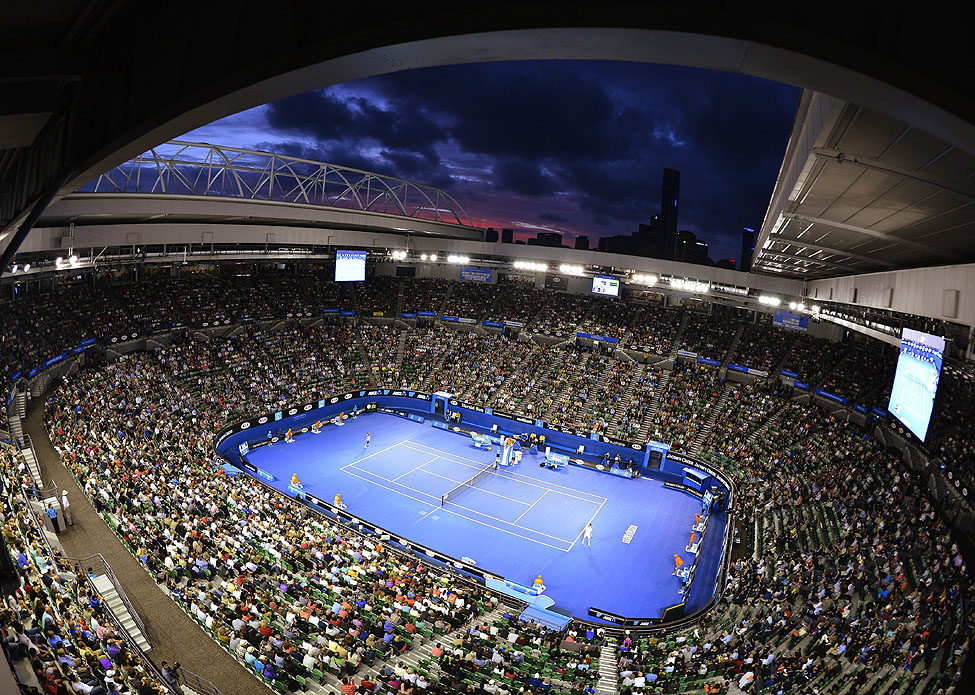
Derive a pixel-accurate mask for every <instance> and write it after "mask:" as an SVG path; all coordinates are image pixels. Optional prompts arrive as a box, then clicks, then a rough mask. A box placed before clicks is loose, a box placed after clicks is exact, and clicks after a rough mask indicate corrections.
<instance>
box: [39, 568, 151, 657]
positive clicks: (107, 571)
mask: <svg viewBox="0 0 975 695" xmlns="http://www.w3.org/2000/svg"><path fill="white" fill-rule="evenodd" d="M58 562H60V563H61V564H63V565H67V566H69V567H71V568H72V569H73V570H74V572H75V574H77V575H78V576H79V577H81V576H84V577H88V574H89V572H88V570H89V569H91V570H92V571H93V572H94V573H95V574H104V575H105V576H107V577H108V579H109V581H111V582H112V586H114V587H115V590H116V591H117V592H118V596H119V599H120V600H121V601H122V603H123V604H125V608H126V609H127V610H128V611H129V615H130V616H132V620H133V621H134V622H135V624H136V627H138V628H139V630H140V632H142V634H143V635H144V636H146V639H148V635H147V631H146V626H145V623H143V622H142V618H140V617H139V614H138V613H136V610H135V608H134V607H133V606H132V602H131V601H129V597H128V596H127V595H126V593H125V590H124V589H123V588H122V582H120V581H119V580H118V577H116V576H115V572H114V570H112V566H111V565H109V564H108V561H107V560H106V559H105V557H104V556H103V555H102V554H101V553H96V554H94V555H91V556H90V557H85V558H77V557H59V558H58ZM89 579H90V577H89ZM92 588H93V589H94V586H92Z"/></svg>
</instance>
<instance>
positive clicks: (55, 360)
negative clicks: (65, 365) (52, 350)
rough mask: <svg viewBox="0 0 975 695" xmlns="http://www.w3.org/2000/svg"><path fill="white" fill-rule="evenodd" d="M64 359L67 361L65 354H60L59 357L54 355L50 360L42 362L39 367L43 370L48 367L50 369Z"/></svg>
mask: <svg viewBox="0 0 975 695" xmlns="http://www.w3.org/2000/svg"><path fill="white" fill-rule="evenodd" d="M66 359H68V353H66V352H62V353H61V354H60V355H55V356H54V357H52V358H51V359H49V360H45V361H44V364H42V365H41V367H42V368H43V369H47V368H48V367H50V366H51V365H55V364H57V363H58V362H60V361H62V360H66Z"/></svg>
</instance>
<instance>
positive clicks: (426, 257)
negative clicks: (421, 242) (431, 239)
mask: <svg viewBox="0 0 975 695" xmlns="http://www.w3.org/2000/svg"><path fill="white" fill-rule="evenodd" d="M420 260H421V261H433V262H436V260H437V254H435V253H421V254H420Z"/></svg>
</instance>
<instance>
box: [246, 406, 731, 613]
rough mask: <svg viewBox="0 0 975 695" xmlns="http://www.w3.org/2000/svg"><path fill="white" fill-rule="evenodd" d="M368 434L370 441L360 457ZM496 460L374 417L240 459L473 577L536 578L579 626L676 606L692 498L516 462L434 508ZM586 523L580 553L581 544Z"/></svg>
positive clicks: (395, 420) (423, 427) (413, 426)
mask: <svg viewBox="0 0 975 695" xmlns="http://www.w3.org/2000/svg"><path fill="white" fill-rule="evenodd" d="M367 431H368V432H370V433H371V435H372V438H371V444H370V446H369V447H368V448H365V439H366V432H367ZM495 453H496V450H492V451H483V450H481V449H477V448H475V447H473V446H471V445H470V439H469V438H467V437H464V436H461V435H458V434H455V433H452V432H449V431H444V430H440V429H436V428H433V427H431V426H430V425H429V423H427V424H420V423H417V422H412V421H410V420H406V419H403V418H399V417H396V416H394V415H387V414H384V413H373V414H369V415H362V416H360V417H359V418H358V419H357V420H349V421H348V422H347V424H345V425H344V426H342V427H334V426H333V427H327V428H325V429H324V430H323V431H322V433H321V434H317V435H316V434H312V433H308V434H305V435H302V436H300V437H298V438H296V440H295V441H294V442H293V443H291V444H285V443H283V442H282V443H278V444H275V445H274V446H271V447H261V448H259V449H256V450H255V451H252V452H251V453H250V454H249V455H248V460H249V461H250V462H251V463H253V464H254V465H255V466H257V467H259V468H262V469H263V470H265V471H267V472H269V473H271V474H272V475H274V476H275V477H276V478H277V480H276V481H275V482H274V483H273V485H274V486H275V487H276V488H278V489H279V490H282V491H283V492H287V489H288V485H289V483H290V480H291V476H292V474H297V476H298V478H299V480H300V481H301V483H302V485H303V486H304V489H305V490H306V491H307V492H309V493H311V494H313V495H315V496H317V497H319V498H321V499H324V500H328V501H331V500H332V499H333V498H334V497H335V495H336V493H338V494H340V495H341V496H342V501H343V502H344V503H345V504H346V505H348V511H350V512H351V513H353V514H355V515H356V516H358V517H361V518H363V519H365V520H367V521H371V522H373V523H375V524H377V525H379V526H382V527H384V528H386V529H388V530H390V531H391V532H392V533H395V534H397V535H400V536H402V537H403V538H407V539H410V540H412V541H415V542H417V543H421V544H423V545H427V546H429V547H432V548H436V549H437V550H440V551H442V552H444V553H446V554H448V555H451V556H453V557H456V558H462V557H470V558H473V559H474V560H475V561H476V562H477V565H478V567H479V568H481V569H483V570H486V571H489V572H493V573H496V574H498V575H502V576H504V577H506V578H508V579H511V580H514V581H516V582H519V583H522V584H528V585H530V584H531V583H532V582H533V581H534V579H535V577H536V576H537V575H539V574H541V575H542V578H543V580H544V582H545V585H546V586H547V587H548V590H547V591H546V594H547V595H549V596H551V597H552V598H553V599H554V600H555V602H556V604H557V605H559V606H561V607H563V608H567V609H569V610H571V611H572V612H573V613H574V614H576V615H579V616H585V615H586V613H587V611H588V609H589V607H590V606H596V607H598V608H601V609H604V610H607V611H610V612H615V613H620V614H623V615H629V616H634V617H658V616H660V615H661V614H662V612H663V610H664V608H666V607H667V606H671V605H673V604H675V603H678V602H679V601H680V595H679V594H678V593H677V589H678V587H679V582H678V580H677V579H676V578H675V577H673V576H671V575H672V572H673V567H674V554H675V553H680V554H681V556H682V557H683V558H684V560H685V561H686V562H691V561H692V559H693V556H691V555H689V554H688V553H686V552H684V547H685V546H686V545H687V541H688V538H689V537H690V529H691V526H692V525H693V523H694V514H695V513H696V512H698V511H699V510H700V507H701V503H700V500H699V499H697V498H696V497H693V496H691V495H688V494H686V493H683V492H679V491H675V490H670V489H667V488H664V487H663V484H662V483H661V482H660V481H658V480H645V479H637V480H630V479H627V478H621V477H618V476H612V475H607V474H605V473H599V472H596V471H590V470H587V469H584V468H579V467H577V466H569V467H567V468H564V469H562V470H559V471H553V470H550V469H548V468H540V467H539V466H538V465H537V464H538V462H539V461H540V460H541V458H542V457H541V455H539V456H532V455H526V456H525V459H524V460H523V462H522V463H521V464H518V465H515V466H512V467H506V468H501V469H499V470H497V471H491V472H489V473H488V474H487V475H486V476H484V477H482V478H480V479H479V480H477V482H476V483H475V485H474V487H469V488H465V489H463V490H462V491H460V492H459V493H458V494H457V495H456V496H451V497H450V498H449V499H448V500H447V501H446V503H445V504H444V506H441V496H442V495H443V494H444V493H446V492H448V491H449V490H451V489H453V488H455V487H457V486H458V484H461V483H463V482H464V481H466V480H469V479H470V478H471V477H472V476H474V475H475V474H476V473H478V472H479V471H481V470H483V469H484V468H485V467H486V466H488V465H489V464H491V463H492V462H493V461H494V458H495ZM590 521H591V522H592V525H593V532H594V533H593V542H592V546H591V547H588V546H587V545H585V543H584V541H583V540H582V533H583V530H584V529H585V527H586V524H587V523H589V522H590ZM632 526H636V530H635V532H633V531H632V529H631V527H632ZM628 531H629V532H630V533H628ZM712 531H718V532H719V533H723V531H722V530H721V529H712ZM709 533H711V531H709ZM627 536H629V539H628V542H624V540H625V537H627ZM714 546H715V547H720V543H716V544H714ZM718 552H719V551H718ZM703 559H704V558H702V561H703ZM715 559H716V558H715ZM708 564H709V565H713V564H714V563H708ZM707 575H710V576H702V573H700V572H699V573H698V576H697V577H696V579H695V586H694V589H695V590H694V591H692V594H697V593H698V592H699V591H700V590H701V589H702V588H703V587H701V586H699V584H705V583H707V582H711V585H712V586H710V587H707V592H706V593H707V594H708V595H710V593H711V591H712V589H713V582H714V576H713V572H708V573H707Z"/></svg>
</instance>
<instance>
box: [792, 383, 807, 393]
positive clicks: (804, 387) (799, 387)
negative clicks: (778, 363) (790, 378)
mask: <svg viewBox="0 0 975 695" xmlns="http://www.w3.org/2000/svg"><path fill="white" fill-rule="evenodd" d="M792 385H793V386H795V387H796V388H797V389H802V390H803V391H808V390H809V384H807V383H805V382H802V381H795V382H793V383H792Z"/></svg>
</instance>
